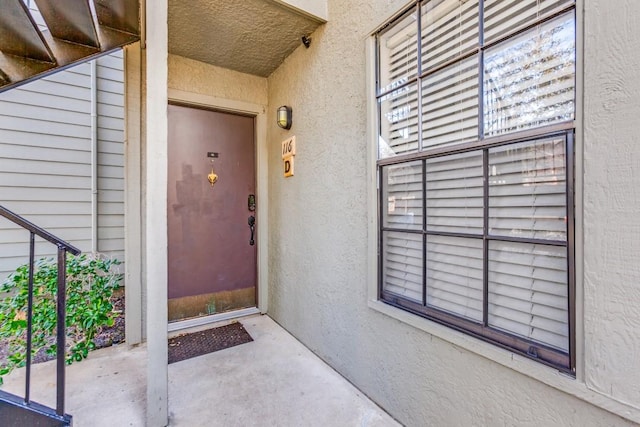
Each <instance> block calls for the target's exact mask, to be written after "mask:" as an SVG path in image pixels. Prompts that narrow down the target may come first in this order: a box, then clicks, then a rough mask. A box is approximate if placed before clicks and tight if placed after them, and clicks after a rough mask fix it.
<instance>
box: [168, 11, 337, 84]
mask: <svg viewBox="0 0 640 427" xmlns="http://www.w3.org/2000/svg"><path fill="white" fill-rule="evenodd" d="M325 21H326V1H322V0H311V1H309V0H306V1H305V0H289V1H285V0H278V1H276V0H242V1H233V2H232V1H228V0H195V1H184V0H169V53H171V54H174V55H179V56H183V57H186V58H190V59H194V60H196V61H201V62H205V63H208V64H212V65H216V66H219V67H223V68H228V69H231V70H235V71H239V72H242V73H248V74H254V75H257V76H262V77H267V76H269V75H270V74H271V73H272V72H273V71H274V70H275V69H276V68H277V67H278V66H279V65H280V64H282V62H283V61H284V59H285V58H286V57H287V56H288V55H289V54H290V53H291V52H293V51H294V50H295V49H296V48H297V47H298V46H300V45H301V43H302V42H301V39H302V36H306V35H309V34H311V33H312V32H313V31H315V29H316V28H318V26H320V25H321V24H322V23H323V22H325Z"/></svg>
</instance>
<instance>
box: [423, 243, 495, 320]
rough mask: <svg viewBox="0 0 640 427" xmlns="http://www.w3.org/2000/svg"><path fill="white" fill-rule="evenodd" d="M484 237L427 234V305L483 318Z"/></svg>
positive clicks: (479, 318) (477, 318) (460, 314)
mask: <svg viewBox="0 0 640 427" xmlns="http://www.w3.org/2000/svg"><path fill="white" fill-rule="evenodd" d="M482 258H483V257H482V239H467V238H458V237H445V236H432V235H430V236H427V306H431V307H435V308H439V309H441V310H444V311H447V312H450V313H453V314H457V315H459V316H462V317H466V318H469V319H471V320H474V321H477V322H480V321H482V300H483V298H482V289H483V286H482V271H483V269H482Z"/></svg>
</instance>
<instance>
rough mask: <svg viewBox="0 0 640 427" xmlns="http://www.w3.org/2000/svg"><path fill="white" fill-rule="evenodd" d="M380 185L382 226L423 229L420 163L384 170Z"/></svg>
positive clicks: (395, 166) (405, 164)
mask: <svg viewBox="0 0 640 427" xmlns="http://www.w3.org/2000/svg"><path fill="white" fill-rule="evenodd" d="M382 182H383V193H384V199H383V201H382V203H383V208H382V222H383V224H384V226H385V227H387V228H396V229H397V228H400V229H411V230H422V210H423V209H422V161H416V162H410V163H402V164H400V165H394V166H389V167H386V168H384V169H383V176H382Z"/></svg>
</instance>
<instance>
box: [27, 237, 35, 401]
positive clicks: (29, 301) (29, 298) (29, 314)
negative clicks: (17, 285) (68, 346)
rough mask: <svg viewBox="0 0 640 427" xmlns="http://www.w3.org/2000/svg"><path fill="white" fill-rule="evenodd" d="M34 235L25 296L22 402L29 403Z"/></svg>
mask: <svg viewBox="0 0 640 427" xmlns="http://www.w3.org/2000/svg"><path fill="white" fill-rule="evenodd" d="M35 241H36V235H35V234H34V233H33V231H32V232H31V233H30V238H29V283H28V296H27V371H26V375H25V387H24V388H25V390H24V403H27V404H28V403H29V400H30V396H29V394H30V391H31V390H30V389H31V347H32V341H31V338H32V337H33V331H32V329H33V318H32V317H33V265H34V263H35Z"/></svg>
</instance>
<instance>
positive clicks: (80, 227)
mask: <svg viewBox="0 0 640 427" xmlns="http://www.w3.org/2000/svg"><path fill="white" fill-rule="evenodd" d="M97 61H98V64H97V65H98V66H97V73H98V81H97V87H98V98H97V99H98V151H99V154H98V189H99V194H98V201H99V209H98V212H99V217H98V224H99V230H98V237H99V241H98V250H99V251H103V252H106V253H108V254H110V255H113V256H116V257H118V258H120V259H122V258H123V251H124V202H123V192H124V173H123V169H124V167H123V164H124V159H123V157H124V154H123V145H124V144H123V140H124V136H123V121H124V119H123V117H124V107H123V103H124V101H123V63H122V62H123V61H122V52H118V53H116V54H112V55H110V56H106V57H103V58H100V59H98V60H97ZM90 72H91V69H90V65H89V63H85V64H80V65H78V66H75V67H73V68H70V69H68V70H66V71H62V72H59V73H56V74H53V75H51V76H49V77H45V78H43V79H41V80H37V81H35V82H32V83H29V84H27V85H24V86H22V87H20V88H16V89H12V90H9V91H8V92H4V93H2V94H0V204H1V205H3V206H5V207H7V208H8V209H11V210H13V211H14V212H16V213H18V214H20V215H23V216H25V217H26V218H27V219H28V220H30V221H32V222H34V223H35V224H36V225H39V226H42V227H44V228H45V229H47V230H48V231H50V232H52V233H53V234H55V235H57V236H59V237H61V238H62V239H65V240H68V241H69V242H71V243H72V244H74V245H76V246H78V247H79V248H80V249H81V250H83V251H90V250H91V235H92V233H91V101H90V100H91V76H90ZM36 252H37V255H39V256H53V255H54V254H55V248H54V247H53V246H51V245H48V244H45V243H44V242H40V243H38V244H37V246H36ZM27 254H28V233H26V232H24V231H22V230H21V229H19V228H16V227H15V226H13V225H12V224H10V223H9V222H8V221H6V220H4V219H0V280H3V279H4V278H5V277H6V276H7V275H8V273H10V272H11V271H13V270H14V269H15V268H16V267H17V266H19V265H20V264H22V263H24V262H25V261H26V256H27Z"/></svg>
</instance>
